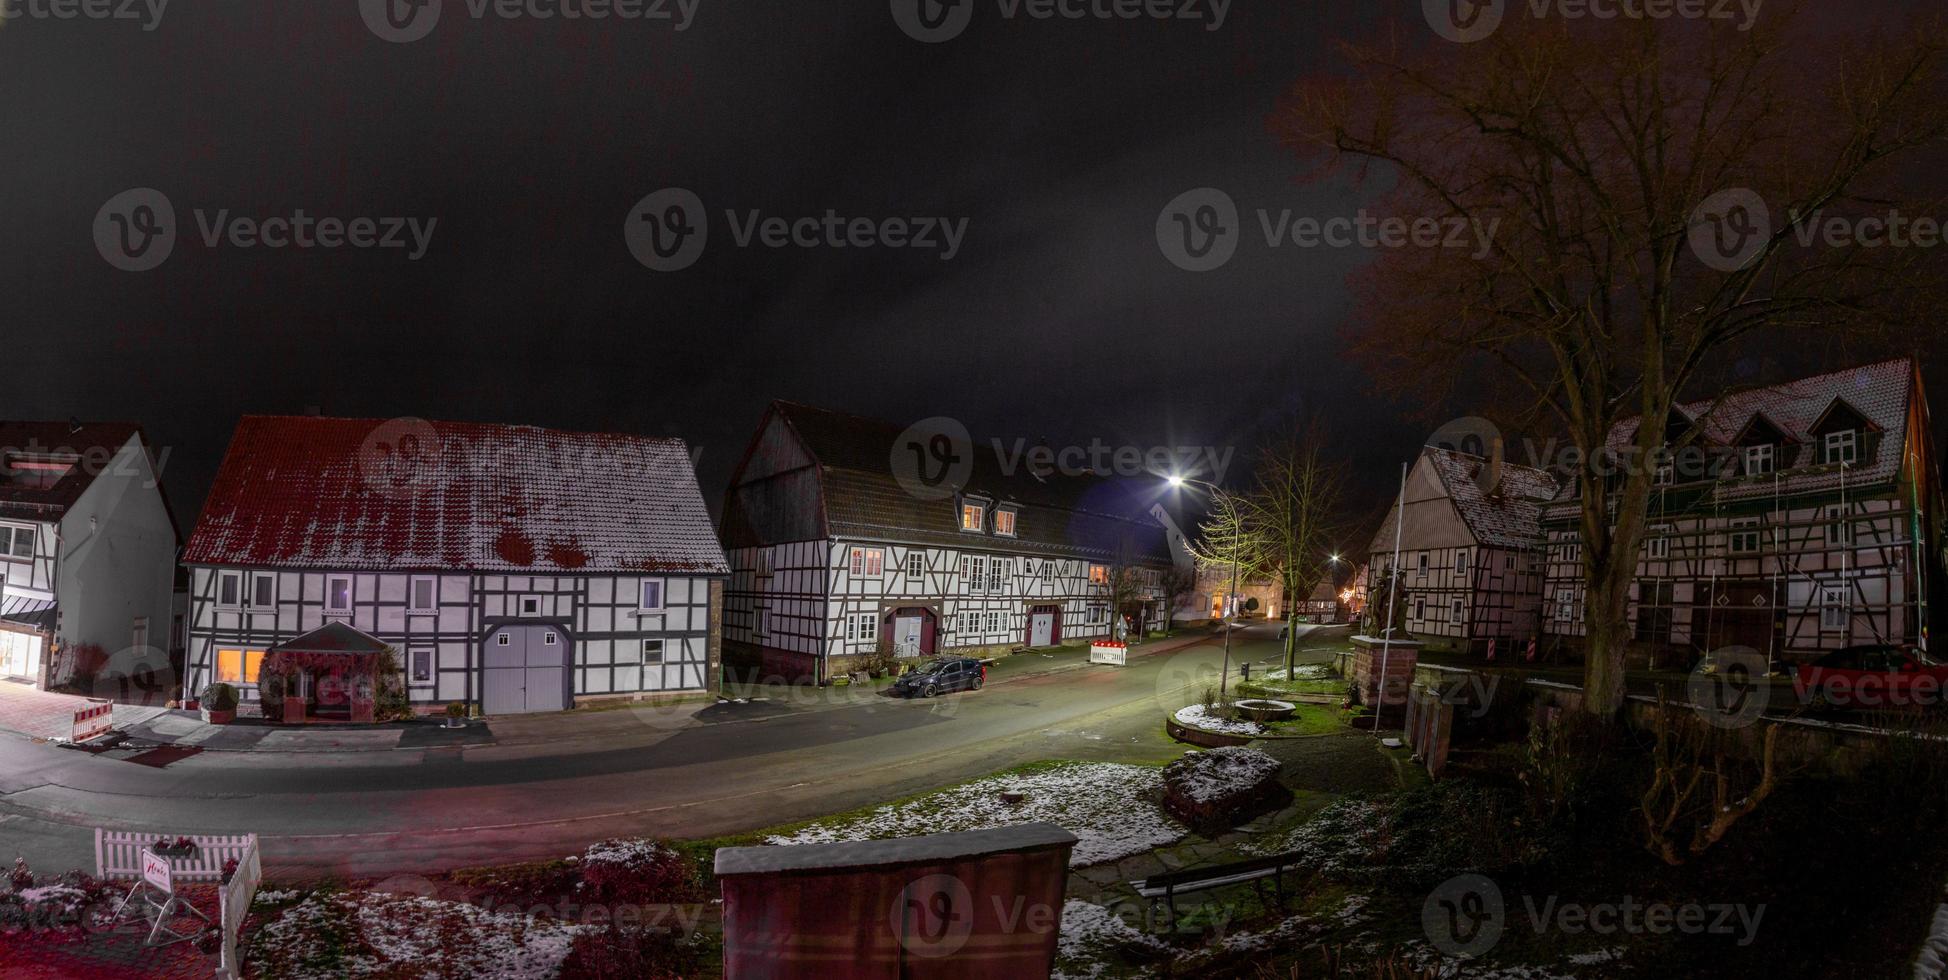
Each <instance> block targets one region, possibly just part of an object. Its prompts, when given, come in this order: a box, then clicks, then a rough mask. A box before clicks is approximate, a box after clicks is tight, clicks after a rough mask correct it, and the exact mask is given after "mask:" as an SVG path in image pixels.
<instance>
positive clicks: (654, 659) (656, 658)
mask: <svg viewBox="0 0 1948 980" xmlns="http://www.w3.org/2000/svg"><path fill="white" fill-rule="evenodd" d="M662 662H663V641H662V640H644V641H643V663H646V664H660V663H662Z"/></svg>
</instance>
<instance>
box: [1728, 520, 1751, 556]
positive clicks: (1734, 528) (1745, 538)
mask: <svg viewBox="0 0 1948 980" xmlns="http://www.w3.org/2000/svg"><path fill="white" fill-rule="evenodd" d="M1725 538H1726V540H1725V545H1726V549H1727V550H1728V551H1730V552H1731V553H1732V554H1734V555H1753V554H1757V553H1758V550H1759V519H1758V518H1756V517H1737V518H1733V519H1732V522H1731V531H1730V533H1728V534H1727V535H1726V536H1725Z"/></svg>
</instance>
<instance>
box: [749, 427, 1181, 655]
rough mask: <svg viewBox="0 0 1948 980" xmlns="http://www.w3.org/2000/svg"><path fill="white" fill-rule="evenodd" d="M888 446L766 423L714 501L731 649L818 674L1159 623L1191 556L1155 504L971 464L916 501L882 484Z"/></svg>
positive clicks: (1093, 482) (884, 439)
mask: <svg viewBox="0 0 1948 980" xmlns="http://www.w3.org/2000/svg"><path fill="white" fill-rule="evenodd" d="M899 433H900V426H898V425H893V424H890V423H886V422H880V421H877V420H873V419H866V418H860V417H858V416H852V415H846V414H842V413H839V412H832V411H826V410H823V409H816V408H809V407H806V406H803V405H794V404H789V403H786V402H776V403H773V404H772V405H771V407H770V409H769V410H768V411H766V413H765V415H764V418H763V420H762V422H761V423H760V424H759V426H758V432H757V435H756V437H755V438H754V439H753V440H752V443H751V446H750V449H749V450H748V451H747V452H746V454H745V456H744V459H743V461H742V462H741V463H739V465H738V468H737V471H736V473H735V475H734V476H733V477H732V478H731V484H730V487H729V489H728V491H727V492H726V494H725V499H724V514H723V538H724V545H725V548H726V551H727V553H728V555H729V559H730V564H731V569H732V578H731V583H730V587H729V589H728V591H727V594H726V601H725V610H724V640H725V645H726V649H727V651H735V652H737V653H738V654H740V655H741V656H742V657H743V658H744V659H745V660H746V661H747V662H749V663H752V664H754V665H755V664H762V666H763V667H764V669H765V670H766V671H767V672H769V673H774V674H780V675H783V676H787V677H815V678H819V679H824V678H828V677H830V676H832V675H833V674H834V673H837V672H840V671H843V670H845V669H847V668H848V667H849V666H850V665H851V664H852V663H854V662H855V661H856V660H857V659H858V658H859V657H860V656H862V655H865V654H870V653H874V652H876V651H878V650H880V649H881V648H882V647H884V648H885V649H886V650H887V651H888V652H891V653H893V654H894V655H896V656H901V657H918V656H924V655H928V654H934V653H942V652H946V651H949V650H953V651H967V652H973V651H1001V650H1006V649H1008V648H1011V647H1021V646H1028V647H1042V646H1050V645H1053V644H1057V643H1061V642H1063V641H1065V640H1074V639H1078V638H1083V637H1099V636H1104V635H1107V634H1109V633H1111V632H1112V630H1113V629H1114V626H1115V624H1116V621H1117V619H1118V618H1121V619H1123V620H1124V621H1125V622H1127V623H1130V624H1133V625H1134V626H1135V627H1136V628H1138V629H1144V628H1147V627H1148V626H1149V625H1150V624H1153V623H1161V621H1162V619H1163V612H1164V610H1163V603H1164V587H1163V575H1164V573H1165V572H1166V571H1167V570H1170V569H1172V568H1173V567H1179V566H1181V567H1188V563H1189V555H1188V553H1187V552H1185V551H1184V549H1183V547H1182V543H1181V542H1182V535H1181V534H1178V533H1177V532H1176V530H1175V528H1174V527H1171V526H1169V525H1168V524H1167V517H1164V516H1161V515H1162V512H1161V511H1160V510H1157V511H1152V510H1151V509H1150V507H1151V504H1152V503H1153V501H1142V500H1140V499H1135V498H1134V495H1130V494H1128V493H1126V492H1125V491H1124V490H1123V489H1121V488H1119V487H1117V486H1115V485H1114V484H1113V483H1111V482H1110V481H1105V480H1097V479H1093V478H1080V477H1065V476H1059V475H1055V474H1036V473H1033V472H1028V471H1026V470H1023V471H1016V472H1013V473H1003V472H1001V467H1000V466H999V464H998V463H997V462H996V460H995V459H994V458H993V457H992V455H990V454H986V453H983V452H979V451H977V452H975V453H974V456H975V461H974V465H973V467H972V470H971V475H970V476H969V477H968V478H967V480H966V482H965V483H964V485H962V486H960V487H959V488H958V489H957V490H956V489H955V488H952V487H948V488H946V490H945V491H943V492H942V493H941V494H938V495H928V496H925V497H922V496H916V495H915V494H913V493H910V492H908V490H907V489H906V488H904V487H903V486H902V485H901V484H900V482H899V480H898V479H897V478H896V477H895V475H894V473H893V472H892V466H891V462H890V460H891V458H892V450H893V448H894V445H895V442H896V440H897V438H898V436H899ZM1123 576H1128V578H1126V579H1125V578H1122V577H1123ZM1118 580H1121V581H1128V582H1130V583H1132V584H1133V585H1134V586H1135V587H1134V588H1125V589H1120V590H1119V589H1115V588H1112V582H1113V581H1118ZM1119 592H1120V593H1121V596H1122V601H1121V602H1118V601H1116V597H1117V594H1118V593H1119Z"/></svg>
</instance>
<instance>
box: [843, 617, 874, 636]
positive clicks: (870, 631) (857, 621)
mask: <svg viewBox="0 0 1948 980" xmlns="http://www.w3.org/2000/svg"><path fill="white" fill-rule="evenodd" d="M845 638H846V640H847V641H849V642H853V643H872V642H874V641H876V640H878V639H879V617H878V616H876V615H874V614H873V613H853V614H852V615H850V616H847V617H846V621H845Z"/></svg>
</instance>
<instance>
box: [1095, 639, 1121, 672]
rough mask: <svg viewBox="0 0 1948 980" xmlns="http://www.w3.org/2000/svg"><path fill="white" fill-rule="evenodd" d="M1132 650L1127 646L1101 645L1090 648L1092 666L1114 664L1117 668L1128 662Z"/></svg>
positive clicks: (1097, 644)
mask: <svg viewBox="0 0 1948 980" xmlns="http://www.w3.org/2000/svg"><path fill="white" fill-rule="evenodd" d="M1129 652H1130V648H1129V647H1126V646H1121V645H1118V646H1104V645H1102V644H1100V643H1096V644H1091V645H1090V647H1089V662H1090V663H1092V664H1113V665H1115V666H1117V667H1121V666H1124V665H1125V664H1126V663H1127V662H1128V658H1129Z"/></svg>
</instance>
